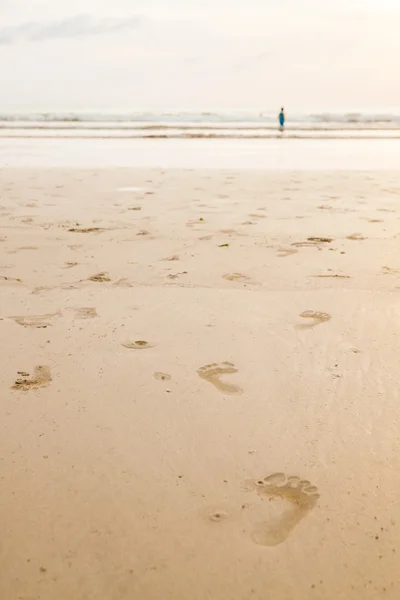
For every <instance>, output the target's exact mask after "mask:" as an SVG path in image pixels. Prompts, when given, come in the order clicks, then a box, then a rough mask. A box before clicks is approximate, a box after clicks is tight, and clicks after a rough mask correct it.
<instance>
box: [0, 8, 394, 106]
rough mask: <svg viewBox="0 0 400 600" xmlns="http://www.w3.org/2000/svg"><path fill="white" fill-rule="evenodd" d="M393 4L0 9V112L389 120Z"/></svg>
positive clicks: (391, 104) (392, 88)
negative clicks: (361, 115) (309, 113)
mask: <svg viewBox="0 0 400 600" xmlns="http://www.w3.org/2000/svg"><path fill="white" fill-rule="evenodd" d="M399 31H400V1H399V0H334V1H332V0H318V1H317V0H203V2H199V1H197V0H68V1H67V0H53V2H52V3H49V2H48V0H46V1H44V0H0V73H1V89H0V107H7V108H14V107H15V108H20V109H24V108H32V109H40V110H49V111H50V110H73V109H74V110H79V109H80V110H95V109H96V110H101V109H107V110H112V109H119V110H252V109H257V110H269V109H276V107H280V106H281V105H285V107H286V109H287V110H288V107H292V109H293V110H294V109H296V110H303V109H309V110H338V111H339V110H358V109H359V110H368V109H371V110H380V111H385V110H390V109H391V108H393V107H400V77H399V75H398V74H399V73H400V35H399V33H398V32H399Z"/></svg>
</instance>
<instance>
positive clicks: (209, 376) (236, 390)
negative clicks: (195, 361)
mask: <svg viewBox="0 0 400 600" xmlns="http://www.w3.org/2000/svg"><path fill="white" fill-rule="evenodd" d="M237 372H238V369H237V368H236V367H235V365H234V364H232V363H230V362H222V363H212V364H211V365H205V366H204V367H201V368H200V369H198V371H197V373H198V375H199V377H201V378H202V379H205V380H206V381H208V382H209V383H212V384H213V386H215V387H216V388H217V390H219V391H220V392H222V393H224V394H231V395H234V394H242V393H243V390H242V389H241V388H240V387H239V386H237V385H234V384H231V383H224V382H223V381H221V375H233V374H235V373H237Z"/></svg>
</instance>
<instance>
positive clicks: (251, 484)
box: [246, 473, 320, 547]
mask: <svg viewBox="0 0 400 600" xmlns="http://www.w3.org/2000/svg"><path fill="white" fill-rule="evenodd" d="M246 488H247V489H248V490H254V491H256V492H257V493H258V494H259V496H261V498H263V499H268V500H269V501H270V502H272V501H276V500H281V501H282V502H284V504H285V509H284V511H283V513H281V514H280V515H277V516H275V517H273V518H271V519H270V520H269V521H266V522H264V523H262V524H261V525H260V526H258V527H257V529H256V530H255V531H254V532H253V535H252V538H253V540H254V541H255V542H256V543H257V544H260V545H262V546H268V547H271V546H279V544H282V543H283V542H285V541H286V540H287V539H288V537H289V536H290V534H291V533H292V532H293V531H294V529H295V528H296V527H297V525H298V524H299V523H300V522H301V521H302V520H303V519H304V518H305V517H306V516H307V515H308V514H309V512H310V511H311V510H313V508H315V506H316V505H317V502H318V498H319V497H320V494H319V492H318V488H317V487H315V486H314V485H312V484H311V483H310V481H307V480H304V479H300V477H297V476H291V477H286V475H285V474H284V473H273V474H272V475H269V476H268V477H265V478H264V479H260V480H256V481H252V480H250V481H248V482H246Z"/></svg>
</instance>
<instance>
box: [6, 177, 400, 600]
mask: <svg viewBox="0 0 400 600" xmlns="http://www.w3.org/2000/svg"><path fill="white" fill-rule="evenodd" d="M399 192H400V185H399V180H398V174H397V173H390V172H386V173H382V172H381V173H378V172H375V173H374V172H369V173H365V172H359V173H356V172H336V173H333V172H331V173H325V172H320V173H317V172H289V171H288V172H281V173H274V172H267V173H263V172H250V171H249V172H240V171H213V172H211V171H210V172H208V171H179V170H170V171H160V170H158V171H157V170H151V171H135V170H132V169H130V170H126V169H125V170H124V169H119V170H118V169H117V170H98V171H96V170H93V171H88V170H27V169H15V170H12V169H9V170H2V171H1V172H0V204H1V207H0V296H1V300H0V307H1V314H0V317H1V321H0V327H1V364H2V368H1V372H0V373H1V374H0V386H1V388H0V389H1V394H0V407H1V421H0V483H1V488H0V533H1V535H0V562H1V572H2V573H1V577H0V598H1V599H2V600H3V599H4V600H22V599H23V600H28V599H29V600H33V599H35V600H39V599H40V600H71V599H74V600H92V599H93V600H132V599H135V600H136V599H137V600H160V599H161V598H162V599H163V600H188V599H191V600H205V599H206V598H207V599H208V598H209V599H212V600H228V599H229V600H247V599H250V598H251V599H253V598H254V600H265V599H266V598H274V599H275V600H294V599H296V600H309V599H312V598H316V599H320V600H337V599H339V598H345V599H346V600H360V599H361V598H362V599H363V600H369V599H371V600H372V599H377V598H389V599H393V600H395V599H396V600H397V599H398V598H399V594H400V570H399V566H400V560H399V559H400V547H399V539H400V508H399V501H398V497H399V491H400V478H399V472H400V452H399V450H400V441H399V422H400V421H399V416H400V415H399V392H398V385H397V374H398V371H399V369H398V367H399V360H400V359H399V357H400V338H399V335H398V330H397V324H399V323H400V308H399V306H400V305H399V298H400V292H399V290H400V261H399V249H398V244H399V237H398V236H399V226H400V221H399V219H400V208H399V206H398V195H399Z"/></svg>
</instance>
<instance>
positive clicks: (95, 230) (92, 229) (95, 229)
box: [68, 227, 106, 233]
mask: <svg viewBox="0 0 400 600" xmlns="http://www.w3.org/2000/svg"><path fill="white" fill-rule="evenodd" d="M68 231H69V232H72V233H100V232H101V231H106V229H104V227H86V228H83V229H81V228H80V227H71V229H68Z"/></svg>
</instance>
